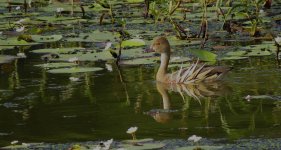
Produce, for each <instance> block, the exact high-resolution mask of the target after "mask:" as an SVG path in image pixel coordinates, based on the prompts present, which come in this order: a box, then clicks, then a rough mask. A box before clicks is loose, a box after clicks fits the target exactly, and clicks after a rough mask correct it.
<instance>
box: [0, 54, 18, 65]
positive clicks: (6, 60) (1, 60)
mask: <svg viewBox="0 0 281 150" xmlns="http://www.w3.org/2000/svg"><path fill="white" fill-rule="evenodd" d="M16 58H17V57H15V56H10V55H0V64H3V63H9V62H11V61H13V60H14V59H16Z"/></svg>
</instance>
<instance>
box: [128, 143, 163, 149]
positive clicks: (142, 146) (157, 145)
mask: <svg viewBox="0 0 281 150" xmlns="http://www.w3.org/2000/svg"><path fill="white" fill-rule="evenodd" d="M164 146H165V144H163V143H155V144H153V143H145V144H139V145H130V144H124V145H123V147H124V148H125V149H129V150H151V149H160V148H163V147H164Z"/></svg>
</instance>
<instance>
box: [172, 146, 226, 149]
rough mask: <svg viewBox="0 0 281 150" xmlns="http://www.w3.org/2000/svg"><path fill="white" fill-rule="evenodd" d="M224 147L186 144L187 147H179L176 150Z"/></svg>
mask: <svg viewBox="0 0 281 150" xmlns="http://www.w3.org/2000/svg"><path fill="white" fill-rule="evenodd" d="M222 148H223V146H186V147H180V148H177V149H176V150H195V149H206V150H218V149H222Z"/></svg>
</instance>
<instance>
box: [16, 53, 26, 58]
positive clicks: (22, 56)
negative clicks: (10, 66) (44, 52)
mask: <svg viewBox="0 0 281 150" xmlns="http://www.w3.org/2000/svg"><path fill="white" fill-rule="evenodd" d="M17 56H18V57H19V58H26V55H25V53H17Z"/></svg>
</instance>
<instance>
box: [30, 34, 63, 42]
mask: <svg viewBox="0 0 281 150" xmlns="http://www.w3.org/2000/svg"><path fill="white" fill-rule="evenodd" d="M31 38H32V40H33V41H35V42H38V43H45V42H56V41H59V40H61V39H62V35H49V36H43V35H31Z"/></svg>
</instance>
